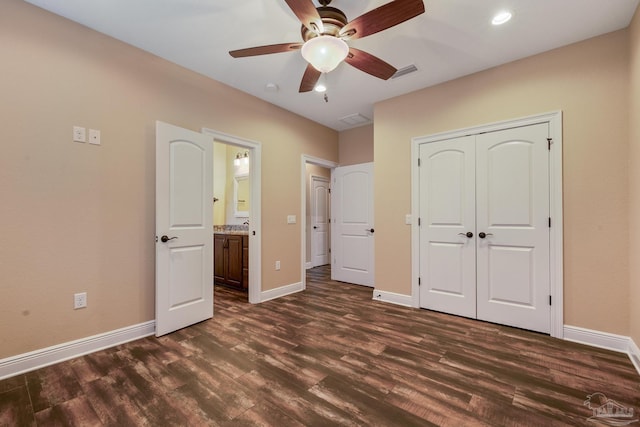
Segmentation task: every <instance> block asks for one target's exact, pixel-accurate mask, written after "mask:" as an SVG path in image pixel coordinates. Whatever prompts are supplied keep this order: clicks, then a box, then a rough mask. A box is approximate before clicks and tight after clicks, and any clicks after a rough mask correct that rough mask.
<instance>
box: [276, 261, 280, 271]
mask: <svg viewBox="0 0 640 427" xmlns="http://www.w3.org/2000/svg"><path fill="white" fill-rule="evenodd" d="M276 270H280V261H276Z"/></svg>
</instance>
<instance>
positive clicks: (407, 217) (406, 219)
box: [404, 214, 411, 225]
mask: <svg viewBox="0 0 640 427" xmlns="http://www.w3.org/2000/svg"><path fill="white" fill-rule="evenodd" d="M404 223H405V224H407V225H411V214H406V215H405V216H404Z"/></svg>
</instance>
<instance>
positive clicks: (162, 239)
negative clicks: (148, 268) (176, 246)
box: [160, 235, 177, 243]
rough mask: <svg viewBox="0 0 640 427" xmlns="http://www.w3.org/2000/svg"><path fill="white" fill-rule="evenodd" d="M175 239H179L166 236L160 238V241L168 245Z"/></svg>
mask: <svg viewBox="0 0 640 427" xmlns="http://www.w3.org/2000/svg"><path fill="white" fill-rule="evenodd" d="M173 239H177V237H167V236H166V235H165V236H162V237H161V238H160V241H161V242H162V243H167V242H168V241H169V240H173Z"/></svg>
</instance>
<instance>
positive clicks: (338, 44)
mask: <svg viewBox="0 0 640 427" xmlns="http://www.w3.org/2000/svg"><path fill="white" fill-rule="evenodd" d="M348 54H349V46H347V44H346V43H345V42H344V41H343V40H341V39H339V38H337V37H334V36H326V35H325V36H318V37H314V38H312V39H309V40H307V41H306V42H305V44H304V45H302V57H303V58H304V59H305V60H306V61H307V62H308V63H309V64H311V65H313V67H314V68H315V69H316V70H318V71H320V72H321V73H328V72H330V71H333V70H334V69H335V68H336V67H337V66H338V64H340V63H341V62H342V61H344V59H345V58H346V57H347V55H348Z"/></svg>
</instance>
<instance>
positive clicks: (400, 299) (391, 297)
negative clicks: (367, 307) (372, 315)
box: [373, 289, 413, 307]
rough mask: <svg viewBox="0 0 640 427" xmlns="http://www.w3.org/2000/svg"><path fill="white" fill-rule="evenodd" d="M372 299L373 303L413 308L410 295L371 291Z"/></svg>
mask: <svg viewBox="0 0 640 427" xmlns="http://www.w3.org/2000/svg"><path fill="white" fill-rule="evenodd" d="M373 299H374V300H375V301H382V302H388V303H391V304H397V305H401V306H404V307H413V299H412V297H411V295H404V294H396V293H395V292H386V291H379V290H377V289H374V290H373Z"/></svg>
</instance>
